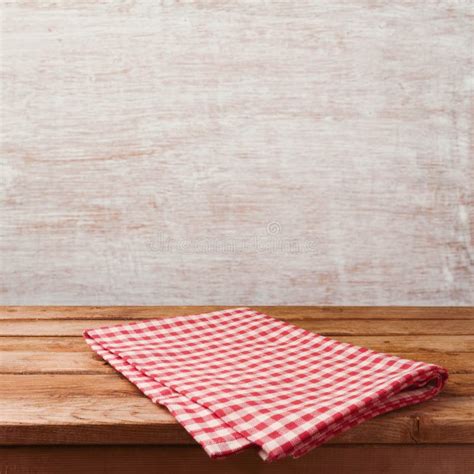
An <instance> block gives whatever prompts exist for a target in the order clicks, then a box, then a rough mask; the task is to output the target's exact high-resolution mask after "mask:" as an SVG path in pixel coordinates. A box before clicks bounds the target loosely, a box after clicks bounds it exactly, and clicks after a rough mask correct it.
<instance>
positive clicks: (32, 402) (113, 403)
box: [0, 376, 474, 444]
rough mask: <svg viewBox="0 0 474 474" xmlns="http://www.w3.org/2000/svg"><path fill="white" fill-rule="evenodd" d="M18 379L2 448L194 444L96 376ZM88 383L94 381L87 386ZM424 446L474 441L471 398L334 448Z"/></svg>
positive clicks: (0, 406) (130, 393)
mask: <svg viewBox="0 0 474 474" xmlns="http://www.w3.org/2000/svg"><path fill="white" fill-rule="evenodd" d="M15 377H16V378H14V379H12V377H7V378H6V379H5V380H4V382H6V383H9V384H11V385H12V384H13V383H16V384H18V389H16V387H15V386H11V387H10V389H11V393H10V394H9V395H7V396H6V397H3V396H2V397H1V398H0V444H48V443H63V444H71V443H72V444H74V443H81V444H82V443H85V444H89V443H91V444H94V443H102V444H104V443H125V444H135V443H158V444H160V443H189V442H191V439H190V437H189V436H188V435H187V434H186V433H185V431H184V430H183V429H182V428H181V427H180V426H179V425H177V423H176V422H175V421H174V419H173V417H172V416H171V415H170V414H169V413H168V412H167V411H166V410H165V409H164V408H162V407H160V406H156V405H154V404H153V403H152V402H151V401H150V400H148V399H147V398H146V397H144V396H142V395H141V394H140V393H139V392H138V391H137V390H135V389H132V388H131V387H130V386H128V385H127V383H126V382H125V381H114V382H112V384H108V382H106V383H103V382H104V379H101V380H96V382H95V383H92V380H95V377H93V378H91V376H83V377H82V378H81V379H80V380H79V378H76V381H75V382H72V383H71V386H70V388H68V387H67V385H66V383H67V379H65V378H64V376H62V377H61V378H60V379H59V380H58V381H57V382H56V381H55V377H51V376H48V377H44V378H43V380H42V381H41V380H38V379H36V380H32V379H28V378H26V379H25V381H24V382H21V378H22V377H23V376H15ZM88 379H91V380H90V382H91V383H87V380H88ZM15 381H16V382H15ZM56 385H57V390H56V389H55V386H56ZM114 385H117V389H116V390H115V389H114ZM4 390H5V391H6V390H7V389H4ZM16 390H17V391H16ZM15 393H16V395H17V396H15ZM451 426H455V429H452V428H451ZM427 440H429V442H439V443H459V442H464V443H468V442H474V398H472V397H463V396H443V395H440V396H438V397H437V398H435V399H433V400H430V401H427V402H425V403H423V404H420V405H416V406H412V407H407V408H404V409H402V410H398V411H397V412H392V413H389V414H387V415H384V416H381V417H378V418H376V419H374V420H370V421H368V422H366V423H364V424H362V425H360V426H358V427H356V428H354V429H353V430H351V431H349V432H347V433H345V434H344V435H342V436H341V437H339V438H338V440H335V441H334V442H341V443H361V442H367V443H412V442H420V443H423V442H425V441H427Z"/></svg>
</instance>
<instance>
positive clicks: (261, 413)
mask: <svg viewBox="0 0 474 474" xmlns="http://www.w3.org/2000/svg"><path fill="white" fill-rule="evenodd" d="M84 336H85V338H86V341H87V342H88V344H89V345H90V346H91V348H92V350H94V351H95V352H96V353H97V354H99V355H100V356H101V357H103V359H104V360H106V361H107V362H108V363H109V364H111V365H112V366H113V367H114V368H115V369H116V370H118V371H119V372H120V373H122V374H123V375H124V376H125V377H127V378H128V379H129V380H130V381H131V382H132V383H134V384H135V385H136V386H137V387H138V388H139V389H140V390H141V391H142V392H143V393H144V394H145V395H146V396H148V397H149V398H150V399H151V400H152V401H153V402H155V403H159V404H161V405H164V406H166V407H167V408H168V410H169V411H170V412H171V413H172V414H173V415H174V416H175V417H176V419H177V420H178V421H179V422H180V423H181V424H182V425H183V426H184V428H185V429H186V430H187V431H188V432H189V433H190V434H191V435H192V436H193V437H194V438H195V439H196V441H197V442H198V443H200V444H201V446H202V447H203V448H204V449H205V450H206V452H207V453H208V454H209V455H210V456H211V457H219V456H225V455H228V454H231V453H234V452H237V451H240V450H241V449H243V448H246V447H248V446H251V445H256V446H258V447H259V448H260V450H259V453H260V456H261V457H262V458H263V459H265V460H268V461H273V460H275V459H279V458H282V457H284V456H288V455H291V456H293V457H298V456H301V455H303V454H305V453H306V452H308V451H309V450H311V449H312V448H314V447H316V446H319V445H321V444H322V443H324V442H326V441H327V440H329V439H330V438H332V437H333V436H335V435H337V434H339V433H342V432H343V431H346V430H347V429H349V428H351V427H352V426H356V425H358V424H359V423H361V422H362V421H364V420H368V419H370V418H373V417H374V416H377V415H380V414H382V413H386V412H388V411H391V410H394V409H397V408H401V407H404V406H406V405H411V404H414V403H419V402H421V401H424V400H427V399H429V398H431V397H433V396H435V395H436V394H437V393H438V392H439V391H440V390H441V388H442V387H443V385H444V383H445V381H446V379H447V376H448V374H447V371H446V370H445V369H444V368H442V367H439V366H437V365H433V364H426V363H423V362H415V361H411V360H405V359H400V358H398V357H395V356H391V355H387V354H381V353H378V352H374V351H371V350H369V349H365V348H362V347H358V346H353V345H351V344H347V343H342V342H338V341H335V340H332V339H329V338H327V337H324V336H321V335H318V334H314V333H311V332H309V331H306V330H305V329H302V328H299V327H296V326H293V325H291V324H288V323H286V322H283V321H281V320H277V319H274V318H271V317H270V316H267V315H265V314H262V313H259V312H257V311H253V310H251V309H249V308H237V309H232V310H225V311H216V312H213V313H207V314H198V315H192V316H179V317H175V318H168V319H161V320H148V321H140V322H133V323H129V324H122V325H119V326H111V327H103V328H98V329H90V330H87V331H85V332H84Z"/></svg>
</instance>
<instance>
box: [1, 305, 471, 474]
mask: <svg viewBox="0 0 474 474" xmlns="http://www.w3.org/2000/svg"><path fill="white" fill-rule="evenodd" d="M217 309H223V307H216V306H212V307H210V306H206V307H204V306H175V307H169V306H166V307H3V308H0V380H1V383H0V391H1V397H0V404H1V406H0V473H2V474H3V473H5V474H12V473H29V472H34V473H48V474H54V473H61V474H63V473H68V474H70V473H76V472H78V473H96V472H110V473H121V472H131V473H165V474H166V473H172V474H180V473H190V472H193V473H206V474H212V473H223V474H233V473H283V472H295V473H299V472H315V473H318V474H322V473H335V474H346V473H348V474H349V473H350V474H357V473H364V474H369V473H383V474H391V473H403V474H409V473H417V474H421V473H429V474H435V473H442V474H450V473H452V474H472V473H473V472H474V354H473V353H474V308H467V307H460V308H448V307H442V308H440V307H437V308H426V307H425V308H415V307H286V306H285V307H255V309H258V310H260V311H263V312H265V313H267V314H269V315H271V316H274V317H277V318H282V319H285V320H287V321H291V322H292V323H294V324H296V325H299V326H302V327H304V328H306V329H309V330H311V331H314V332H318V333H320V334H323V335H326V336H329V337H332V338H335V339H338V340H340V341H347V342H351V343H354V344H357V345H362V346H366V347H369V348H371V349H374V350H377V351H384V352H388V353H391V354H395V355H398V356H401V357H405V358H413V359H419V360H423V361H425V362H433V363H438V364H441V365H443V366H445V367H446V368H447V369H448V370H449V373H450V378H449V381H448V383H447V385H446V387H445V389H444V391H443V392H442V393H441V394H440V395H438V396H437V397H436V398H435V399H433V400H430V401H428V402H425V403H423V404H420V405H417V406H413V407H408V408H404V409H401V410H398V411H396V412H392V413H389V414H387V415H383V416H380V417H378V418H375V419H373V420H370V421H367V422H365V423H363V424H361V425H359V426H358V427H356V428H354V429H352V430H350V431H349V432H346V433H344V434H343V435H341V436H338V437H337V438H335V439H333V440H332V441H331V442H329V443H328V444H327V445H325V446H322V447H320V448H318V449H315V450H313V451H312V452H311V453H309V454H307V455H306V456H304V457H302V458H300V459H298V460H292V459H285V460H282V461H278V462H276V463H271V464H266V463H264V462H263V461H261V460H260V459H259V458H258V456H257V454H256V452H255V451H254V450H249V451H246V452H243V453H241V454H237V455H234V456H232V457H230V458H227V459H224V460H210V459H208V458H207V456H206V454H205V453H204V452H203V451H202V449H201V448H200V447H199V446H198V445H197V444H196V443H195V442H194V441H193V440H192V438H191V437H190V436H189V435H188V434H187V433H186V432H185V430H184V429H183V428H182V427H181V426H180V425H179V424H178V423H176V422H175V421H174V419H173V417H172V416H171V415H170V414H168V412H167V411H166V409H164V408H162V407H160V406H156V405H154V404H153V403H152V402H151V401H150V400H148V399H147V398H146V397H145V396H144V395H142V394H141V393H140V392H139V391H138V390H137V389H136V388H135V387H134V385H132V384H131V383H130V382H128V381H127V380H126V379H124V378H123V377H122V376H121V375H119V374H117V373H116V372H115V371H114V370H113V369H112V368H111V367H109V366H108V365H107V364H106V363H105V362H104V361H103V360H102V359H100V358H99V357H98V356H96V355H95V354H93V352H92V351H91V350H90V349H89V347H88V346H87V345H86V343H85V342H84V340H83V338H82V336H81V334H82V331H83V330H84V329H85V328H91V327H96V326H103V325H112V324H119V323H123V322H125V321H129V320H138V319H148V318H163V317H169V316H175V315H185V314H195V313H201V312H208V311H214V310H217Z"/></svg>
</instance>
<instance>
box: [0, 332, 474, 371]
mask: <svg viewBox="0 0 474 474" xmlns="http://www.w3.org/2000/svg"><path fill="white" fill-rule="evenodd" d="M338 339H339V340H345V341H348V342H352V343H356V344H359V345H362V346H367V347H370V348H372V349H375V350H383V351H385V352H388V353H391V354H394V355H398V356H399V357H404V358H407V359H415V360H421V361H425V362H430V363H436V364H439V365H442V366H444V367H447V368H448V370H449V371H450V372H452V373H472V372H474V356H473V354H472V351H473V346H474V343H473V340H472V339H473V337H472V336H470V337H468V336H457V337H456V339H457V340H458V341H457V343H456V340H455V339H454V337H449V336H431V337H429V336H425V337H422V336H411V337H408V336H405V337H403V336H390V337H389V336H387V337H385V338H380V337H377V336H351V337H338ZM462 351H464V352H462ZM467 351H470V352H467ZM112 372H113V369H112V368H111V367H110V366H109V365H107V364H106V363H105V362H104V361H103V360H102V359H101V358H100V357H99V356H97V355H96V354H95V353H93V352H92V351H91V350H90V348H89V347H88V346H87V344H86V343H85V341H84V340H83V338H81V337H0V373H13V374H14V373H31V374H34V373H86V374H93V373H112Z"/></svg>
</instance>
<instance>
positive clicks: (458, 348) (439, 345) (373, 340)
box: [0, 335, 474, 353]
mask: <svg viewBox="0 0 474 474" xmlns="http://www.w3.org/2000/svg"><path fill="white" fill-rule="evenodd" d="M335 339H337V340H338V341H343V342H350V343H352V344H356V345H359V346H364V347H368V348H370V349H373V350H376V351H384V352H389V353H390V352H391V353H395V352H417V353H425V352H439V353H458V352H474V336H471V335H468V336H439V335H434V336H410V335H407V336H385V337H384V336H338V337H337V338H335ZM86 348H88V346H87V344H86V343H85V341H84V339H83V338H82V337H43V336H33V337H26V336H25V337H16V336H15V337H0V351H2V350H28V351H45V350H47V351H50V350H51V351H56V350H65V351H68V352H76V351H84V350H85V349H86Z"/></svg>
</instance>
